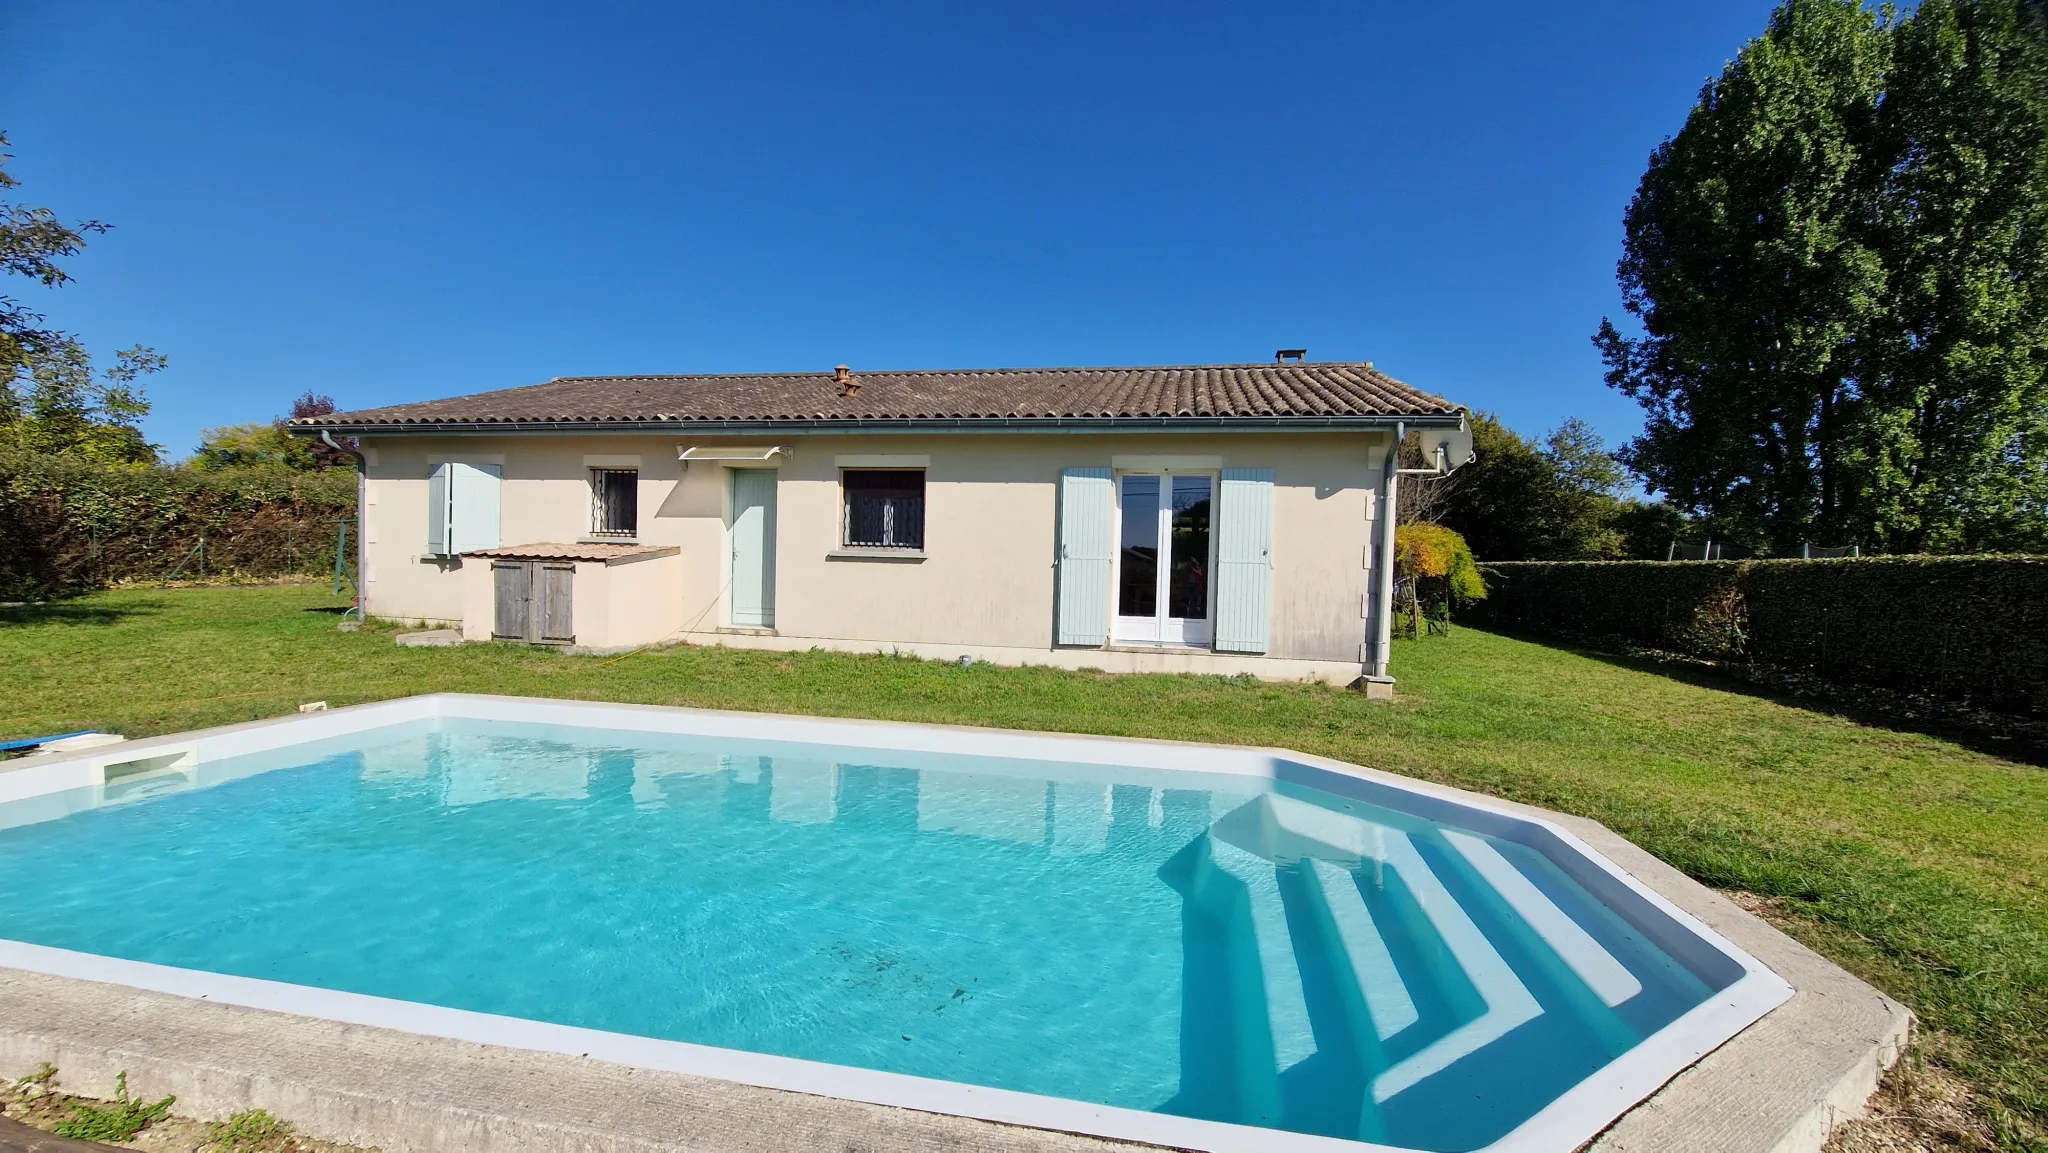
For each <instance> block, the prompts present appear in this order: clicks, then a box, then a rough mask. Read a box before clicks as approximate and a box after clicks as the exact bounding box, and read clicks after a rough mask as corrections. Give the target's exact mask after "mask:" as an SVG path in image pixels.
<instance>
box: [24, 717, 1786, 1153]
mask: <svg viewBox="0 0 2048 1153" xmlns="http://www.w3.org/2000/svg"><path fill="white" fill-rule="evenodd" d="M436 717H450V718H468V719H475V720H487V721H488V720H500V721H518V722H525V723H541V724H562V725H575V726H579V727H592V728H610V729H615V730H625V731H641V732H653V733H673V734H688V735H698V736H714V737H716V736H727V737H735V738H743V739H750V740H761V739H769V740H776V741H788V742H797V743H815V744H827V745H834V746H839V747H855V748H873V749H887V750H895V751H907V752H921V753H939V754H958V755H971V756H982V757H1003V758H1014V759H1019V760H1033V761H1053V762H1064V763H1068V764H1072V765H1076V766H1082V768H1080V769H1077V770H1076V771H1078V772H1083V773H1085V772H1086V766H1104V767H1108V766H1115V767H1135V768H1151V769H1158V770H1162V771H1195V772H1203V773H1215V774H1221V775H1227V776H1240V777H1249V778H1254V779H1259V780H1269V781H1270V780H1282V779H1284V780H1290V781H1294V782H1296V783H1302V784H1307V785H1309V787H1313V788H1318V789H1324V790H1326V791H1329V792H1332V793H1335V794H1337V795H1339V796H1346V795H1351V796H1359V795H1360V794H1359V792H1358V791H1357V790H1356V789H1353V788H1346V787H1345V786H1346V785H1347V784H1351V785H1355V786H1369V787H1370V788H1371V790H1372V791H1373V792H1375V793H1378V792H1382V791H1384V790H1392V791H1395V792H1400V793H1406V794H1410V795H1413V796H1416V797H1419V798H1427V799H1428V800H1430V801H1433V802H1436V803H1438V804H1450V805H1455V806H1456V807H1458V808H1459V809H1462V810H1468V811H1471V812H1475V813H1480V814H1484V815H1486V816H1487V817H1488V818H1490V820H1486V821H1482V822H1480V823H1481V824H1496V825H1497V826H1505V825H1515V826H1522V827H1526V828H1530V829H1539V830H1541V831H1542V832H1543V833H1545V834H1547V836H1548V837H1549V838H1554V839H1555V841H1556V842H1557V843H1558V844H1559V845H1561V846H1564V847H1568V848H1569V849H1570V850H1571V851H1572V852H1573V853H1575V854H1576V855H1577V856H1579V857H1582V858H1583V859H1584V860H1585V861H1586V862H1587V863H1590V864H1591V865H1592V866H1594V868H1595V869H1597V870H1598V873H1599V876H1598V878H1596V879H1595V880H1594V883H1590V884H1587V888H1588V889H1589V890H1591V891H1592V892H1593V894H1594V895H1595V896H1597V897H1600V898H1601V899H1602V900H1609V899H1610V898H1611V897H1614V896H1618V895H1619V894H1618V893H1617V892H1615V890H1614V889H1613V888H1609V889H1608V891H1607V892H1601V891H1600V890H1601V888H1603V887H1619V889H1620V891H1621V892H1625V893H1626V894H1628V895H1630V896H1633V897H1635V898H1636V899H1638V900H1641V901H1644V902H1646V903H1648V904H1650V905H1652V906H1653V907H1655V908H1656V909H1657V910H1658V911H1659V912H1660V913H1662V914H1663V915H1664V916H1666V917H1668V918H1669V919H1670V920H1671V921H1672V922H1673V923H1674V924H1675V925H1677V926H1678V927H1679V928H1682V929H1683V930H1685V931H1686V932H1687V933H1688V934H1690V935H1691V936H1694V937H1696V938H1697V939H1698V940H1699V941H1700V942H1701V943H1702V944H1704V945H1706V946H1707V947H1709V948H1710V949H1712V950H1713V951H1714V952H1716V953H1718V954H1720V955H1721V956H1722V957H1724V958H1726V959H1727V960H1729V961H1732V962H1734V963H1735V964H1737V965H1739V966H1740V968H1741V970H1742V976H1741V977H1740V978H1738V979H1737V980H1736V981H1734V982H1733V983H1732V984H1730V985H1729V986H1727V987H1726V988H1724V989H1722V990H1721V991H1720V992H1718V993H1717V994H1715V995H1714V996H1713V997H1711V998H1710V999H1708V1000H1707V1001H1706V1002H1704V1003H1702V1004H1700V1005H1698V1006H1696V1007H1695V1008H1693V1009H1692V1010H1691V1011H1689V1012H1687V1013H1685V1014H1684V1015H1682V1016H1680V1017H1679V1018H1678V1019H1677V1020H1676V1021H1673V1022H1672V1023H1670V1024H1669V1025H1666V1026H1665V1027H1664V1028H1663V1029H1660V1030H1658V1031H1657V1032H1656V1033H1653V1034H1651V1035H1650V1036H1649V1037H1648V1038H1645V1039H1644V1040H1643V1041H1642V1042H1640V1043H1638V1044H1637V1045H1635V1046H1634V1047H1632V1048H1630V1049H1629V1050H1627V1051H1626V1052H1624V1053H1623V1054H1621V1055H1620V1056H1618V1057H1617V1058H1616V1059H1614V1060H1613V1061H1611V1062H1609V1063H1608V1064H1607V1065H1605V1066H1602V1067H1601V1068H1600V1069H1598V1070H1596V1071H1595V1072H1593V1073H1592V1074H1591V1075H1589V1076H1588V1077H1586V1078H1585V1079H1583V1080H1581V1081H1580V1082H1579V1083H1578V1084H1576V1085H1575V1086H1574V1087H1573V1088H1571V1089H1570V1090H1568V1091H1566V1092H1565V1093H1564V1094H1562V1095H1561V1096H1559V1097H1558V1098H1556V1099H1555V1100H1553V1101H1552V1102H1550V1104H1548V1105H1547V1106H1545V1107H1544V1108H1543V1109H1542V1110H1540V1111H1539V1112H1537V1113H1536V1114H1535V1115H1534V1116H1532V1117H1530V1118H1529V1119H1528V1120H1526V1121H1524V1122H1523V1123H1522V1124H1521V1125H1519V1126H1517V1127H1516V1128H1515V1129H1514V1130H1512V1131H1510V1132H1509V1133H1508V1134H1506V1135H1505V1136H1503V1137H1502V1138H1501V1139H1500V1140H1498V1141H1496V1142H1494V1143H1493V1144H1491V1145H1489V1146H1486V1147H1485V1149H1484V1150H1483V1151H1475V1153H1569V1151H1570V1150H1573V1149H1576V1148H1578V1147H1579V1146H1580V1145H1582V1144H1584V1143H1585V1142H1587V1141H1589V1140H1591V1139H1592V1138H1594V1137H1595V1136H1597V1135H1598V1134H1599V1133H1600V1132H1601V1131H1602V1130H1604V1129H1605V1128H1607V1127H1608V1126H1609V1125H1610V1124H1612V1123H1613V1122H1614V1121H1615V1120H1616V1119H1617V1118H1619V1117H1621V1116H1622V1115H1624V1114H1625V1113H1627V1112H1628V1111H1629V1110H1630V1109H1632V1108H1634V1107H1635V1106H1636V1105H1637V1104H1638V1103H1640V1102H1641V1101H1642V1100H1644V1099H1645V1098H1647V1097H1649V1096H1650V1095H1651V1094H1652V1093H1655V1092H1656V1091H1657V1090H1658V1088H1659V1087H1660V1086H1662V1085H1664V1084H1665V1083H1666V1082H1668V1081H1670V1080H1671V1079H1672V1078H1673V1077H1675V1076H1677V1075H1678V1074H1679V1073H1681V1072H1683V1071H1684V1070H1685V1069H1686V1068H1688V1067H1689V1066H1691V1065H1692V1064H1694V1063H1695V1062H1697V1061H1699V1060H1700V1059H1701V1058H1702V1057H1704V1056H1706V1055H1707V1054H1709V1053H1711V1052H1713V1051H1714V1050H1715V1049H1717V1048H1719V1047H1720V1046H1721V1045H1723V1044H1725V1043H1727V1042H1728V1041H1729V1040H1730V1039H1732V1038H1733V1037H1735V1036H1736V1035H1738V1034H1739V1033H1741V1032H1742V1031H1743V1030H1744V1029H1746V1028H1747V1027H1748V1026H1750V1025H1751V1024H1753V1023H1755V1022H1756V1021H1757V1020H1759V1019H1760V1018H1762V1017H1763V1016H1764V1015H1765V1014H1767V1013H1769V1012H1770V1011H1771V1010H1772V1009H1774V1008H1776V1007H1777V1006H1779V1005H1781V1004H1783V1003H1784V1002H1785V1001H1786V1000H1787V999H1789V998H1790V997H1791V996H1792V992H1793V990H1792V986H1791V985H1790V984H1789V983H1787V982H1786V981H1784V980H1783V979H1782V978H1780V977H1779V976H1778V975H1777V974H1776V973H1774V972H1772V971H1771V970H1770V969H1769V968H1767V967H1765V966H1764V965H1763V964H1762V963H1761V962H1759V961H1757V960H1756V959H1755V958H1754V957H1752V956H1750V955H1749V954H1748V953H1747V952H1746V951H1744V950H1742V949H1741V948H1739V947H1737V946H1736V945H1735V944H1733V943H1732V942H1730V941H1729V940H1728V939H1727V938H1725V937H1723V936H1722V935H1721V934H1720V933H1718V932H1716V931H1715V930H1713V929H1711V928H1709V927H1708V926H1707V925H1706V924H1704V923H1703V922H1701V921H1700V920H1699V919H1698V918H1696V917H1694V916H1692V915H1691V914H1689V913H1687V912H1686V911H1685V910H1683V909H1681V908H1679V907H1678V906H1677V905H1675V904H1673V903H1672V902H1671V901H1670V900H1668V899H1667V898H1665V897H1664V896H1663V894H1661V893H1659V892H1658V891H1657V890H1655V889H1654V888H1652V887H1651V886H1649V885H1646V884H1643V883H1642V882H1641V881H1639V880H1637V879H1636V878H1635V877H1633V876H1631V875H1630V874H1629V873H1628V872H1626V871H1625V870H1623V869H1622V868H1620V867H1619V866H1617V865H1616V864H1615V863H1614V862H1612V861H1611V860H1609V859H1608V858H1607V857H1606V856H1604V855H1603V854H1601V853H1600V852H1598V851H1597V850H1595V849H1593V848H1592V847H1591V846H1590V845H1588V844H1587V843H1586V842H1585V841H1584V840H1582V839H1581V838H1579V837H1578V836H1576V835H1575V834H1573V833H1572V832H1571V831H1570V830H1568V829H1566V828H1564V827H1563V826H1561V825H1559V824H1557V823H1555V822H1552V821H1548V820H1545V819H1543V818H1541V817H1536V816H1531V815H1529V814H1527V813H1525V812H1522V811H1519V810H1518V809H1516V808H1513V807H1511V806H1509V805H1506V804H1504V803H1496V802H1491V801H1489V800H1488V799H1487V798H1484V797H1478V796H1475V795H1474V794H1471V793H1467V792H1464V791H1462V790H1458V789H1453V788H1449V787H1446V786H1440V785H1434V784H1430V783H1428V782H1423V781H1416V780H1412V779H1409V778H1405V777H1399V776H1395V775H1393V774H1390V773H1385V772H1381V771H1378V770H1373V769H1366V768H1362V767H1360V766H1356V765H1350V764H1346V763H1343V762H1339V761H1334V760H1330V759H1328V758H1322V757H1314V756H1310V755H1307V754H1302V753H1297V752H1293V751H1291V750H1285V749H1259V748H1233V747H1227V746H1218V745H1204V744H1187V743H1180V742H1172V741H1153V740H1139V739H1130V738H1114V737H1091V736H1079V735H1066V734H1049V733H1030V732H1017V731H1011V730H994V729H977V728H966V727H956V726H942V725H921V724H913V723H909V722H893V721H864V720H837V719H829V718H816V717H789V716H781V715H777V714H764V713H740V712H721V711H713V710H702V709H687V708H673V707H666V706H655V705H619V704H607V703H599V702H585V701H564V700H552V699H534V698H522V697H498V696H479V695H469V694H458V693H446V694H431V695H426V696H418V697H408V698H403V699H400V700H395V701H385V702H379V703H375V704H367V705H357V706H352V707H349V708H346V709H337V710H332V711H329V712H322V713H312V714H306V715H300V716H291V717H284V718H278V719H275V720H268V721H256V722H249V723H246V724H240V725H230V726H224V727H221V728H216V729H207V730H199V731H196V732H191V733H181V734H175V735H168V736H164V737H155V738H149V739H146V740H141V741H133V742H126V743H123V744H120V745H114V746H104V747H101V748H96V749H92V750H87V751H81V752H79V753H76V754H72V755H63V754H50V755H45V756H39V757H31V758H26V759H23V760H18V761H15V762H11V763H9V762H0V802H6V801H10V800H22V799H28V798H31V797H36V796H43V795H48V794H52V793H58V792H67V791H70V790H73V789H79V788H93V787H100V786H103V784H104V772H105V766H107V765H110V764H111V765H120V764H122V763H125V762H128V761H134V760H138V759H143V758H149V757H162V756H165V755H167V754H169V753H171V752H173V751H175V752H180V753H183V752H185V751H187V750H190V751H191V752H192V753H193V754H194V755H195V756H196V759H197V761H198V763H200V764H202V765H203V764H204V763H206V762H209V761H217V760H221V759H224V758H228V757H237V756H244V755H248V754H252V753H260V752H268V751H271V750H274V749H277V748H281V747H284V746H288V745H295V744H301V743H304V742H307V741H314V740H322V739H327V738H332V737H341V736H347V735H349V734H352V733H355V732H360V731H363V730H366V729H372V728H379V727H383V726H386V725H392V724H399V723H403V722H406V721H415V720H425V719H432V718H436ZM767 726H773V731H764V728H765V727H767ZM1287 769H1299V770H1302V771H1301V772H1288V771H1284V770H1287ZM1304 774H1306V779H1304ZM1378 803H1384V798H1378ZM1489 831H1491V830H1489ZM1581 881H1582V883H1584V882H1585V881H1586V878H1581ZM1610 903H1611V902H1610ZM0 967H5V968H15V969H21V970H26V971H30V972H36V973H43V974H46V975H50V976H56V977H68V978H73V979H78V980H86V981H97V982H101V983H107V984H115V985H124V986H128V987H132V988H137V989H144V990H149V991H153V992H159V993H166V994H171V995H175V996H182V997H189V998H192V999H195V1000H201V1001H211V1002H214V1003H217V1004H226V1005H236V1006H241V1007H244V1008H251V1009H263V1010H270V1011H275V1012H281V1013H288V1014H293V1015H297V1016H302V1017H313V1018H319V1019H324V1020H330V1021H337V1022H342V1023H347V1024H356V1025H364V1026H371V1027H377V1028H385V1029H391V1030H394V1031H398V1032H404V1033H411V1034H415V1035H419V1036H429V1037H441V1038H447V1039H452V1040H458V1041H469V1042H473V1043H477V1044H484V1045H496V1046H503V1047H507V1048H513V1049H524V1050H529V1051H538V1052H548V1053H559V1054H566V1055H569V1056H587V1057H591V1058H595V1059H599V1060H604V1061H609V1062H613V1063H617V1064H621V1065H628V1066H636V1067H642V1068H648V1069H657V1070H663V1071H667V1072H674V1073H682V1074H687V1075H692V1076H699V1077H704V1078H708V1079H712V1080H718V1081H728V1082H736V1083H739V1084H745V1085H753V1086H759V1087H763V1088H770V1089H781V1090H787V1091H792V1092H799V1093H807V1094H813V1095H817V1096H822V1097H830V1098H838V1099H843V1100H851V1101H861V1102H866V1103H869V1104H875V1105H885V1106H895V1107H899V1108H905V1109H913V1110H918V1111H922V1112H928V1113H941V1114H948V1115H952V1116H959V1117H967V1118H975V1119H979V1120H985V1121H993V1122H998V1123H1002V1124H1010V1125H1019V1126H1025V1127H1029V1128H1037V1129H1049V1130H1057V1131H1063V1132H1071V1133H1082V1134H1088V1135H1093V1136H1099V1137H1107V1138H1112V1139H1118V1140H1125V1141H1136V1142H1142V1143H1147V1144H1154V1145H1165V1146H1171V1147H1176V1148H1184V1149H1196V1150H1203V1151H1205V1153H1257V1151H1265V1150H1271V1151H1275V1153H1345V1151H1349V1153H1406V1151H1405V1150H1398V1149H1397V1148H1396V1147H1393V1146H1385V1145H1377V1144H1372V1143H1368V1142H1363V1141H1354V1140H1346V1139H1342V1138H1333V1137H1320V1136H1313V1135H1308V1134H1300V1133H1291V1132H1287V1131H1284V1130H1279V1129H1266V1128H1259V1127H1254V1126H1245V1125H1234V1124H1228V1123H1224V1122H1216V1121H1203V1120H1196V1119H1192V1118H1185V1117H1177V1116H1173V1115H1170V1114H1163V1113H1152V1112H1146V1111H1141V1110H1134V1109H1121V1108H1116V1107H1112V1106H1105V1105H1094V1104H1090V1103H1087V1102H1082V1101H1075V1100H1070V1099H1067V1098H1058V1097H1048V1096H1041V1095H1037V1094H1029V1093H1018V1092H1013V1091H1008V1090H999V1089H990V1088H984V1087H979V1086H973V1085H967V1084H964V1083H960V1082H954V1081H944V1080H938V1079H933V1078H924V1077H913V1076H908V1075H905V1074H896V1073H884V1072H879V1071H875V1070H869V1069H861V1068H857V1067H853V1066H844V1065H833V1064H826V1063H822V1062H814V1061H806V1060H800V1059H796V1058H788V1057H776V1056H771V1055H767V1054H761V1053H755V1052H750V1051H747V1050H739V1049H722V1048H716V1047H711V1046H703V1045H693V1044H688V1043H684V1042H676V1041H662V1040H656V1039H652V1038H646V1037H637V1036H632V1035H628V1034H619V1033H609V1032H604V1031H600V1030H591V1029H581V1028H576V1027H572V1026H565V1025H555V1024H550V1023H546V1022H538V1021H528V1020H523V1019H519V1018H512V1017H503V1016H497V1015H493V1014H486V1013H475V1012H470V1011H467V1010H459V1009H449V1008H444V1007H441V1006H434V1005H426V1004H420V1003H415V1002H407V1001H398V1000H393V999H389V998H382V997H372V996H366V995H363V994H356V993H345V992H339V991H336V990H330V989H321V988H317V987H313V986H304V985H292V984H285V983H281V982H273V981H264V980H258V979H254V978H247V977H233V976H227V975H223V974H215V973H208V972H204V971H200V970H192V969H181V968H174V967H170V966H163V965H154V964H149V963H146V962H139V961H127V960H121V959H117V958H110V957H103V956H99V955H96V954H88V953H78V952H73V951H69V950H63V949H54V948H49V947H47V946H40V945H33V944H27V943H23V942H14V941H5V940H0Z"/></svg>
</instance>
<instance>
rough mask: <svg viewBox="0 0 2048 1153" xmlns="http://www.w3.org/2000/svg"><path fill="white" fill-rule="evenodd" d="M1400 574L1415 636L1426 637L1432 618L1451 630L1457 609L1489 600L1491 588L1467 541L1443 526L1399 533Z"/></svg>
mask: <svg viewBox="0 0 2048 1153" xmlns="http://www.w3.org/2000/svg"><path fill="white" fill-rule="evenodd" d="M1394 571H1395V572H1397V573H1399V574H1400V575H1401V577H1402V580H1403V583H1404V585H1405V586H1406V587H1405V591H1404V593H1403V595H1401V596H1400V597H1399V598H1398V599H1399V600H1400V601H1403V602H1405V605H1403V606H1402V607H1405V608H1406V609H1407V610H1408V629H1409V632H1410V633H1417V632H1420V631H1421V618H1422V616H1423V615H1424V614H1427V615H1428V617H1429V619H1430V622H1431V624H1432V625H1433V626H1435V625H1446V626H1447V625H1448V624H1449V622H1450V619H1451V609H1452V607H1454V606H1456V607H1460V608H1462V607H1463V606H1465V605H1468V604H1470V603H1472V602H1473V601H1477V600H1483V599H1485V597H1486V582H1485V581H1484V580H1482V579H1480V576H1479V566H1478V564H1477V563H1475V562H1474V561H1473V560H1472V550H1471V549H1470V548H1468V547H1466V545H1465V538H1464V537H1462V536H1459V535H1458V534H1457V533H1455V532H1452V531H1451V530H1450V529H1447V528H1445V527H1443V526H1442V525H1438V524H1404V525H1401V526H1400V527H1398V528H1396V529H1395V530H1394Z"/></svg>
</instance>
